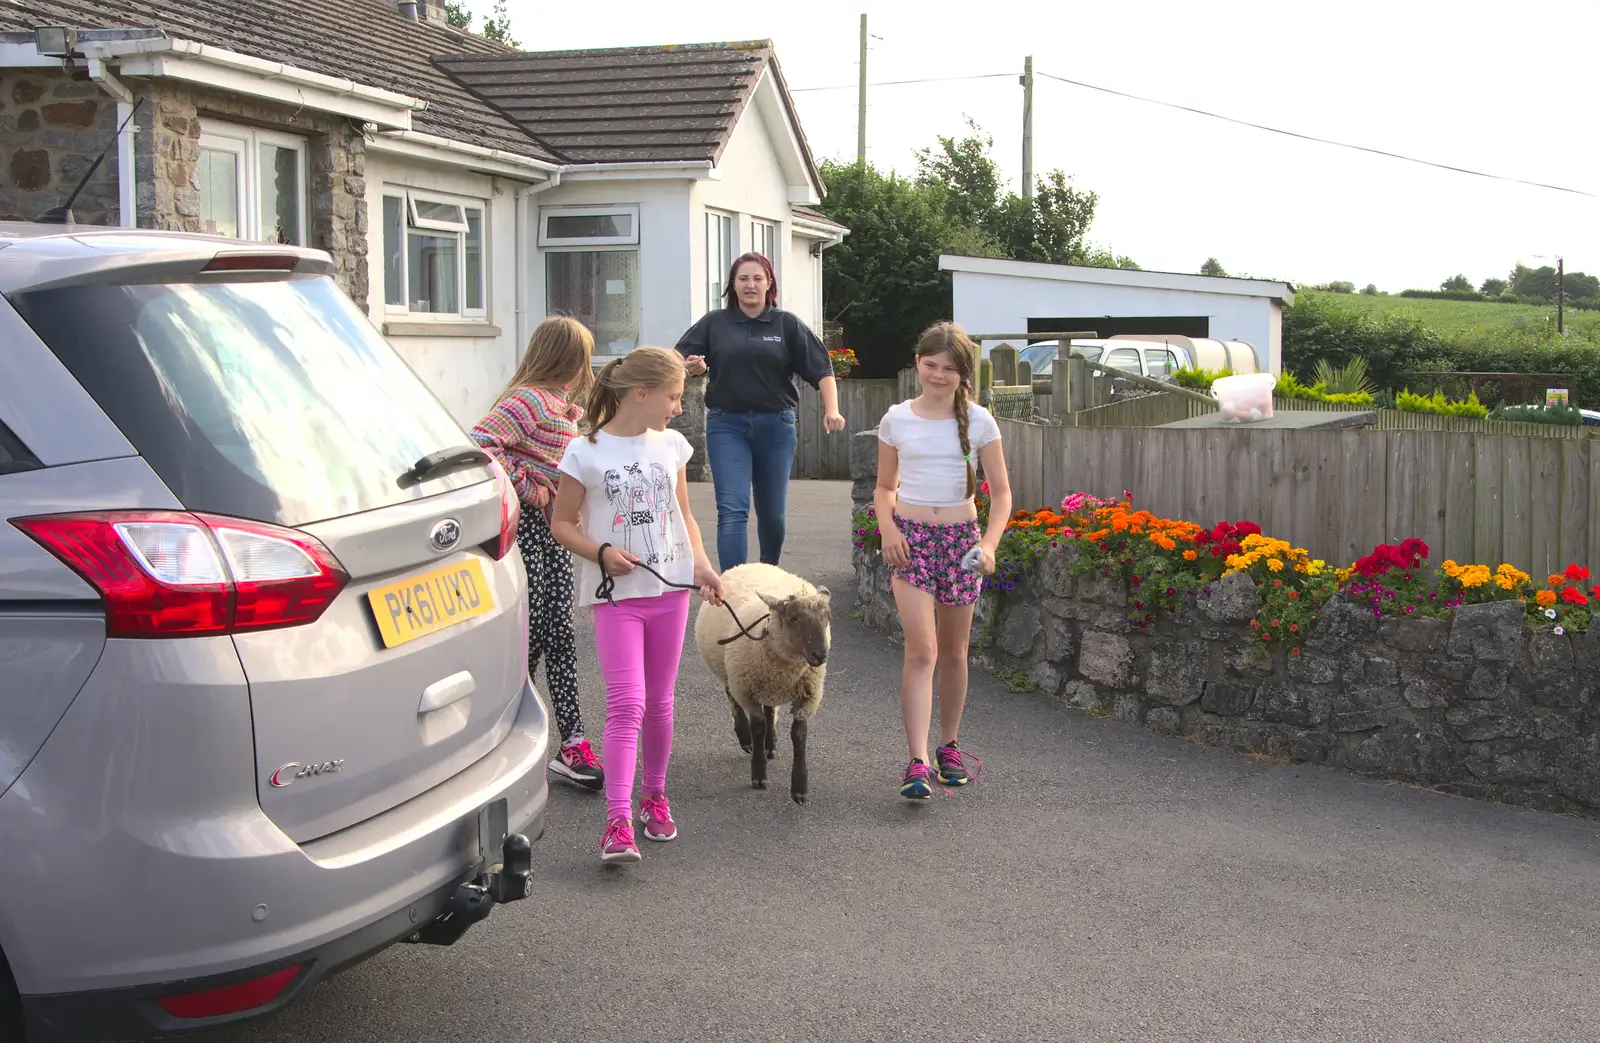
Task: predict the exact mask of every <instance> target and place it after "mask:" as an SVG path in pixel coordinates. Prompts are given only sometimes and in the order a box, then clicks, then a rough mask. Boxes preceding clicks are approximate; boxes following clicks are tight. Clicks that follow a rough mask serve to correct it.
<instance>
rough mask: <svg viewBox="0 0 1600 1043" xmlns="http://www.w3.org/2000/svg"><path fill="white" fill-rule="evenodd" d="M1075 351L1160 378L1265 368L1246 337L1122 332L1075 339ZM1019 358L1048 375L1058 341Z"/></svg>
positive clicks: (1031, 349) (1030, 348) (1030, 347)
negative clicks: (1194, 369)
mask: <svg viewBox="0 0 1600 1043" xmlns="http://www.w3.org/2000/svg"><path fill="white" fill-rule="evenodd" d="M1072 353H1073V354H1074V355H1078V356H1080V357H1082V358H1085V359H1087V360H1089V361H1090V362H1098V363H1101V364H1102V365H1106V366H1111V367H1113V368H1115V369H1120V370H1125V371H1127V372H1129V373H1137V374H1139V375H1141V376H1146V377H1153V378H1155V379H1157V380H1170V379H1171V378H1172V375H1173V374H1175V373H1176V372H1177V371H1178V370H1179V369H1181V368H1183V367H1184V366H1198V367H1199V368H1201V369H1211V370H1222V369H1226V370H1229V371H1230V372H1232V373H1235V374H1243V373H1260V372H1264V371H1265V367H1264V366H1263V365H1262V362H1261V357H1260V353H1259V352H1257V351H1256V349H1255V346H1254V345H1252V344H1250V343H1249V342H1248V341H1242V340H1216V339H1213V338H1209V337H1181V336H1167V335H1164V334H1163V335H1161V336H1133V335H1131V334H1120V335H1118V336H1115V337H1110V338H1107V339H1105V340H1075V341H1073V342H1072ZM1019 358H1020V360H1021V361H1023V362H1026V363H1028V365H1029V366H1031V367H1032V368H1033V376H1034V378H1035V379H1038V378H1040V377H1048V376H1050V375H1051V372H1052V371H1053V370H1054V368H1055V360H1056V344H1055V342H1054V341H1050V342H1046V343H1040V344H1030V345H1028V346H1027V347H1026V348H1023V349H1022V351H1021V352H1020V353H1019Z"/></svg>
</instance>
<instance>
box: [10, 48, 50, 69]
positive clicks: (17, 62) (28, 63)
mask: <svg viewBox="0 0 1600 1043" xmlns="http://www.w3.org/2000/svg"><path fill="white" fill-rule="evenodd" d="M59 68H61V59H60V58H52V57H50V56H49V55H45V54H40V53H39V49H38V48H37V47H35V46H34V45H33V44H31V43H3V42H0V69H59Z"/></svg>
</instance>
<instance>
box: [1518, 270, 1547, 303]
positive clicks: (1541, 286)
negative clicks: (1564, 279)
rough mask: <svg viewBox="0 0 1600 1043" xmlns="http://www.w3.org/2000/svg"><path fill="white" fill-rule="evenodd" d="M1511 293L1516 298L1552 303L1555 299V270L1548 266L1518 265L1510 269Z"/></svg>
mask: <svg viewBox="0 0 1600 1043" xmlns="http://www.w3.org/2000/svg"><path fill="white" fill-rule="evenodd" d="M1511 292H1512V293H1513V294H1515V295H1517V296H1518V297H1533V298H1536V299H1538V300H1541V301H1553V300H1555V299H1556V270H1555V269H1554V268H1553V267H1551V266H1550V265H1548V264H1547V265H1545V266H1544V267H1542V268H1528V267H1525V266H1524V265H1522V264H1518V265H1517V266H1516V267H1515V268H1513V269H1511Z"/></svg>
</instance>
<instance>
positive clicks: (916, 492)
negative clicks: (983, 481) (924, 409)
mask: <svg viewBox="0 0 1600 1043" xmlns="http://www.w3.org/2000/svg"><path fill="white" fill-rule="evenodd" d="M967 417H968V420H967V444H968V445H970V446H971V447H972V465H973V467H974V468H976V467H977V465H978V451H979V450H980V449H982V448H983V447H984V446H986V445H988V444H989V443H990V442H993V441H994V440H995V439H997V438H999V437H1000V425H999V424H997V423H995V422H994V416H993V415H991V414H990V412H989V411H988V410H987V409H985V408H983V407H982V406H980V405H976V404H973V403H968V405H967ZM878 439H879V441H881V442H883V443H884V444H885V445H890V446H893V447H894V448H895V451H896V453H897V454H898V455H899V457H900V492H899V494H898V496H897V498H898V499H899V501H900V502H901V503H906V504H914V505H916V506H919V507H959V506H960V505H962V504H964V503H966V502H967V499H968V498H967V496H966V491H967V462H966V461H965V460H964V459H962V456H961V435H960V432H959V431H957V429H956V418H955V417H946V418H945V419H943V420H924V419H923V418H922V417H920V416H918V415H917V414H916V413H914V412H912V409H911V403H910V402H909V401H906V402H899V403H896V404H895V405H892V406H890V407H889V411H888V412H887V413H884V414H883V419H882V420H880V421H878Z"/></svg>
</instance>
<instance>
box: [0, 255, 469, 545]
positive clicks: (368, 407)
mask: <svg viewBox="0 0 1600 1043" xmlns="http://www.w3.org/2000/svg"><path fill="white" fill-rule="evenodd" d="M11 301H12V303H13V304H14V305H15V306H16V308H17V310H18V311H19V312H20V313H21V315H22V317H23V318H24V319H25V320H26V321H27V322H28V324H29V325H30V326H32V328H33V330H34V332H35V333H37V334H38V336H39V337H40V339H41V340H43V341H44V342H45V343H46V344H47V345H49V346H50V349H51V350H52V351H54V352H55V354H56V357H57V358H59V359H60V360H61V362H62V364H63V365H65V366H66V367H67V369H69V370H70V371H71V372H72V375H73V376H74V377H76V378H77V379H78V382H79V383H81V384H82V385H83V386H84V388H85V389H87V390H88V392H89V393H90V394H91V395H92V396H94V399H95V401H96V402H98V403H99V405H100V407H101V408H102V409H103V410H105V412H106V415H107V416H109V417H110V418H111V420H112V421H113V422H114V423H116V425H117V426H118V427H119V428H120V429H121V430H122V433H123V435H124V436H125V437H126V438H127V439H128V441H129V442H131V443H132V444H133V446H134V448H135V449H137V450H138V451H139V454H140V455H141V456H142V457H143V458H144V459H145V460H146V461H147V462H148V463H149V464H150V466H151V467H152V468H153V469H154V470H155V472H156V473H157V474H158V475H159V476H160V477H161V480H162V481H163V482H165V483H166V485H167V487H168V488H169V489H171V490H172V492H173V494H174V495H175V496H177V497H178V499H179V501H180V502H182V503H183V505H184V506H185V507H187V508H188V509H189V510H194V511H208V512H213V513H217V514H226V515H233V516H236V517H243V518H254V519H258V520H261V521H267V522H275V523H277V524H281V525H304V524H307V523H309V522H313V521H320V520H322V519H326V518H335V517H341V516H344V515H347V514H354V513H356V512H359V511H365V510H371V509H373V508H377V507H384V506H388V505H391V504H395V503H400V502H403V501H406V500H411V499H415V498H417V497H419V496H422V495H424V493H423V492H422V491H421V490H420V489H418V488H416V487H412V488H402V487H401V485H400V484H399V483H398V481H397V479H399V477H400V476H401V475H402V474H404V473H405V472H406V471H407V470H409V469H410V468H411V467H412V466H413V465H414V464H415V463H416V462H417V461H418V459H419V458H421V457H423V456H425V455H427V454H428V453H432V452H435V451H437V450H440V449H449V448H453V447H458V446H461V445H463V444H470V443H469V441H468V439H467V437H466V436H465V434H464V433H463V432H462V430H461V427H460V425H458V424H457V423H456V422H455V420H454V419H453V418H452V417H451V416H450V414H449V413H448V412H447V411H446V410H445V408H444V407H443V406H442V405H441V404H440V403H439V401H438V399H436V398H434V396H433V395H432V394H431V393H430V392H429V391H428V389H427V388H426V387H424V386H423V384H422V382H421V381H420V380H419V379H418V378H417V377H416V375H415V374H414V373H413V372H412V371H411V369H410V367H408V366H407V365H406V364H405V362H404V361H402V360H401V358H400V357H399V356H398V355H396V354H395V352H394V349H392V348H391V347H390V346H389V345H388V343H387V342H385V341H384V339H383V338H382V337H381V336H379V335H378V332H377V330H375V329H373V327H372V324H371V323H370V322H369V321H368V320H367V318H366V316H364V315H363V314H362V313H361V312H360V311H359V310H357V308H356V307H355V305H354V304H353V303H352V302H351V301H350V299H349V298H348V297H346V296H345V295H344V294H343V293H342V292H341V291H340V290H339V289H338V287H336V286H335V285H334V284H333V282H332V281H331V280H329V279H327V278H326V277H315V278H294V279H283V280H276V281H239V282H204V283H151V284H137V283H136V284H116V283H101V284H87V285H75V286H66V287H57V288H52V289H45V290H36V291H33V292H29V293H22V294H17V295H15V296H13V297H12V298H11ZM482 478H483V474H482V472H463V473H462V474H460V475H458V476H456V481H455V482H451V481H450V480H449V479H445V482H446V483H448V484H445V485H433V486H432V488H430V489H429V490H428V494H432V493H436V492H438V491H440V490H441V489H442V488H447V487H449V485H453V484H467V482H468V481H469V480H472V481H476V480H481V479H482Z"/></svg>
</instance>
